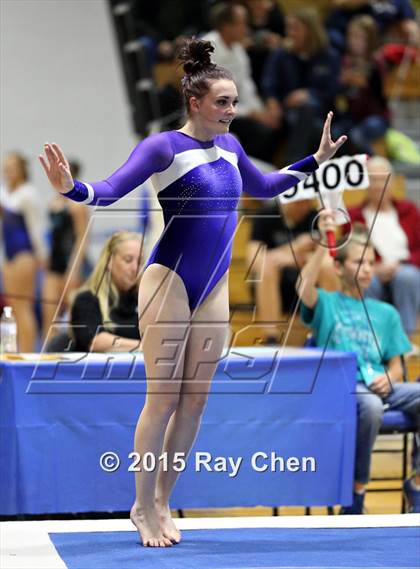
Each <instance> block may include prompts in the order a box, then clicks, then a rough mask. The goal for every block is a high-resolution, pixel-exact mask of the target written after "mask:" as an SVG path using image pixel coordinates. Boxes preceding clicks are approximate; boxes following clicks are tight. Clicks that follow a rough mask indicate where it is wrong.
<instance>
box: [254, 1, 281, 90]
mask: <svg viewBox="0 0 420 569" xmlns="http://www.w3.org/2000/svg"><path fill="white" fill-rule="evenodd" d="M244 5H245V6H246V7H247V9H248V24H249V37H248V41H247V52H248V55H249V58H250V60H251V68H252V78H253V79H254V82H255V84H256V86H257V88H258V90H259V92H260V94H261V80H262V73H263V69H264V66H265V62H266V59H267V57H268V55H269V54H270V53H271V52H272V51H273V50H274V49H276V48H278V47H280V46H281V45H282V43H283V38H284V15H283V12H282V10H281V7H280V6H279V5H278V4H277V3H276V2H275V1H274V0H245V1H244Z"/></svg>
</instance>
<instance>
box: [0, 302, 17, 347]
mask: <svg viewBox="0 0 420 569" xmlns="http://www.w3.org/2000/svg"><path fill="white" fill-rule="evenodd" d="M0 345H1V353H3V354H5V353H9V354H10V353H12V354H15V353H16V352H17V326H16V320H15V317H14V316H13V311H12V307H11V306H5V307H4V308H3V314H2V317H1V318H0Z"/></svg>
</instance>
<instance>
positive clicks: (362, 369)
mask: <svg viewBox="0 0 420 569" xmlns="http://www.w3.org/2000/svg"><path fill="white" fill-rule="evenodd" d="M335 226H336V224H335V221H334V216H333V212H332V211H331V210H328V209H325V210H323V211H321V212H320V214H319V221H318V227H319V230H320V233H321V242H320V243H319V245H318V247H317V249H316V251H315V253H314V254H313V256H312V257H311V259H310V260H309V262H308V263H307V264H306V265H305V267H304V268H303V270H302V273H301V279H300V280H299V281H298V285H297V293H298V295H299V298H300V300H301V318H302V320H303V322H304V324H306V325H307V326H309V327H310V328H311V330H312V333H313V336H314V339H315V342H316V345H317V346H320V347H325V348H328V349H335V350H341V351H349V352H354V353H355V354H356V357H357V363H358V366H357V367H358V369H357V380H358V381H357V386H356V397H357V411H358V418H357V438H356V460H355V475H354V493H353V504H352V505H351V506H346V507H343V508H341V511H340V513H342V514H362V513H363V506H364V496H365V489H366V485H367V484H368V482H369V476H370V464H371V455H372V449H373V446H374V443H375V439H376V437H377V435H378V432H379V428H380V426H381V423H382V416H383V413H384V409H385V408H390V409H394V410H397V409H398V410H401V411H404V412H405V413H407V414H409V415H411V416H413V417H414V418H415V420H416V421H417V424H418V426H419V430H420V385H419V384H418V383H402V382H401V380H402V378H403V367H402V362H401V356H402V355H403V354H405V353H407V352H409V351H410V349H411V344H410V341H409V339H408V337H407V335H406V334H405V332H404V329H403V326H402V323H401V319H400V316H399V314H398V312H397V310H396V309H395V308H394V307H393V306H391V305H390V304H387V303H385V302H382V301H379V300H375V299H370V298H369V299H368V298H367V299H365V298H364V297H363V292H364V291H365V290H366V289H367V288H368V286H369V284H370V282H371V280H372V278H373V272H374V264H375V253H374V250H373V247H372V246H371V245H370V244H369V242H368V234H367V231H366V229H365V228H364V227H363V226H360V227H358V226H357V225H355V226H354V227H353V230H352V233H351V235H350V237H349V236H346V237H345V238H344V239H343V240H341V241H339V242H338V243H337V250H336V255H337V256H336V259H335V262H334V270H335V271H336V273H337V275H338V277H339V279H340V282H341V290H340V291H337V292H327V291H325V290H323V289H320V288H317V287H316V286H315V283H316V281H317V278H318V273H319V270H320V267H321V265H322V261H323V259H324V256H325V255H328V249H327V247H326V246H325V245H323V243H326V238H325V235H326V232H327V231H334V230H335ZM404 490H405V493H406V495H407V498H408V500H409V504H410V511H411V512H415V513H418V512H420V456H419V453H417V457H416V464H415V475H414V476H413V478H412V479H409V480H406V481H405V483H404Z"/></svg>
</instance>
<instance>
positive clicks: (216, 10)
mask: <svg viewBox="0 0 420 569" xmlns="http://www.w3.org/2000/svg"><path fill="white" fill-rule="evenodd" d="M238 6H239V7H240V8H243V9H245V10H246V11H247V13H248V10H247V8H246V7H245V6H244V5H243V4H241V3H240V2H219V3H218V4H216V5H215V6H213V8H212V9H211V10H210V23H211V26H212V27H213V28H214V29H215V30H220V29H221V28H223V26H224V25H225V24H234V23H235V8H237V7H238Z"/></svg>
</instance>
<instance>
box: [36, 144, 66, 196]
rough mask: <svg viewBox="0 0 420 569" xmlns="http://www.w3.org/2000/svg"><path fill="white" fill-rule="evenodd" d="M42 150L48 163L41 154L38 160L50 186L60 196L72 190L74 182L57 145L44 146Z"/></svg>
mask: <svg viewBox="0 0 420 569" xmlns="http://www.w3.org/2000/svg"><path fill="white" fill-rule="evenodd" d="M44 150H45V154H46V155H47V160H48V161H47V160H46V159H45V158H44V156H43V155H42V154H40V155H39V156H38V158H39V161H40V162H41V164H42V167H43V168H44V170H45V173H46V174H47V176H48V179H49V181H50V184H51V185H52V187H53V188H54V189H55V190H57V191H58V192H60V193H61V194H64V193H65V192H69V191H70V190H72V189H73V186H74V181H73V177H72V175H71V172H70V166H69V163H68V161H67V158H66V157H65V156H64V154H63V151H62V150H61V148H60V147H59V146H58V144H45V145H44Z"/></svg>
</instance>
